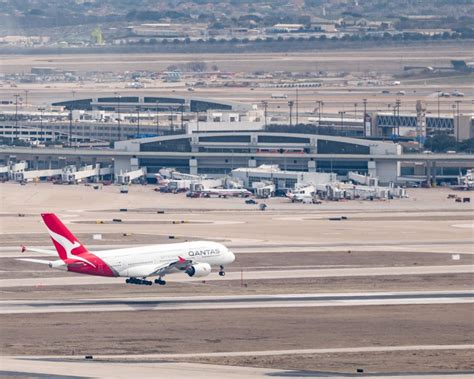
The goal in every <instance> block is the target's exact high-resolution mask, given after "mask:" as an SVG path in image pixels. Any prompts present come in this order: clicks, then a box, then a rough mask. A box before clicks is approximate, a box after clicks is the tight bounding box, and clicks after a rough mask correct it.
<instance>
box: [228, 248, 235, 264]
mask: <svg viewBox="0 0 474 379" xmlns="http://www.w3.org/2000/svg"><path fill="white" fill-rule="evenodd" d="M227 253H228V254H229V260H230V262H229V263H232V262H234V261H235V254H234V253H233V252H232V251H230V250H228V251H227Z"/></svg>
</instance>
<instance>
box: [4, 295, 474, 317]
mask: <svg viewBox="0 0 474 379" xmlns="http://www.w3.org/2000/svg"><path fill="white" fill-rule="evenodd" d="M459 303H474V291H422V292H375V293H372V292H368V293H351V294H304V295H251V296H248V295H246V296H193V297H189V296H188V297H157V296H155V297H142V298H136V297H133V298H132V297H127V298H105V299H82V300H41V301H40V300H5V301H0V314H19V313H27V314H31V313H58V312H61V313H64V312H68V313H69V312H119V311H166V310H168V311H169V310H183V309H189V310H197V309H241V308H294V307H334V306H346V307H347V306H370V305H402V304H410V305H413V304H459Z"/></svg>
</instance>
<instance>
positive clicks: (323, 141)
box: [115, 131, 401, 182]
mask: <svg viewBox="0 0 474 379" xmlns="http://www.w3.org/2000/svg"><path fill="white" fill-rule="evenodd" d="M115 151H117V152H127V153H130V154H132V156H131V158H129V157H124V158H120V157H117V158H116V159H115V166H116V170H122V171H129V170H133V169H136V168H138V167H146V168H147V172H148V173H149V174H152V173H155V172H158V170H159V169H160V168H162V167H174V168H176V169H177V170H178V171H181V172H187V173H191V174H207V175H223V174H229V173H230V172H231V171H232V170H233V169H235V168H239V167H258V166H260V165H263V164H271V165H279V166H280V167H281V169H282V170H288V171H309V172H334V173H337V174H338V175H340V176H345V175H347V173H348V172H349V171H358V172H362V173H369V174H372V175H376V176H378V177H379V178H380V180H381V182H391V181H396V178H397V177H398V176H400V164H399V162H397V160H396V159H392V160H387V159H377V158H376V157H377V156H383V157H385V158H388V157H392V158H396V157H397V156H399V155H400V154H401V146H400V145H397V144H394V143H391V142H381V141H370V140H363V139H355V138H348V137H338V136H323V135H314V134H298V133H271V132H263V131H259V132H234V133H226V132H208V133H193V134H181V135H173V136H161V137H151V138H140V139H134V140H127V141H119V142H116V143H115Z"/></svg>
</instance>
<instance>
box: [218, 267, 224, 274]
mask: <svg viewBox="0 0 474 379" xmlns="http://www.w3.org/2000/svg"><path fill="white" fill-rule="evenodd" d="M219 268H220V270H219V276H225V271H224V266H220V267H219Z"/></svg>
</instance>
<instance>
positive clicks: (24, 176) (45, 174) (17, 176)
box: [12, 168, 63, 182]
mask: <svg viewBox="0 0 474 379" xmlns="http://www.w3.org/2000/svg"><path fill="white" fill-rule="evenodd" d="M62 171H63V170H61V169H60V168H58V169H47V170H30V171H20V172H14V173H12V174H13V176H12V178H13V179H14V180H15V181H17V182H30V181H32V180H35V179H38V180H39V179H41V178H50V177H52V176H60V175H61V174H62Z"/></svg>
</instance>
